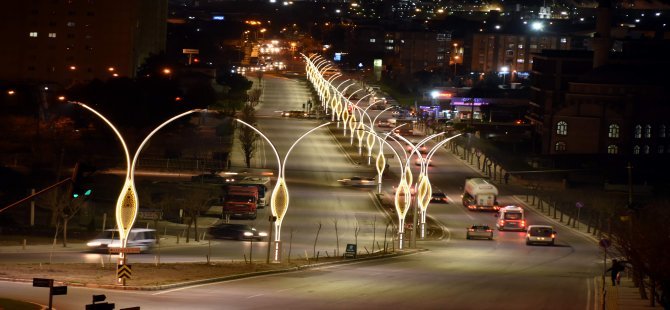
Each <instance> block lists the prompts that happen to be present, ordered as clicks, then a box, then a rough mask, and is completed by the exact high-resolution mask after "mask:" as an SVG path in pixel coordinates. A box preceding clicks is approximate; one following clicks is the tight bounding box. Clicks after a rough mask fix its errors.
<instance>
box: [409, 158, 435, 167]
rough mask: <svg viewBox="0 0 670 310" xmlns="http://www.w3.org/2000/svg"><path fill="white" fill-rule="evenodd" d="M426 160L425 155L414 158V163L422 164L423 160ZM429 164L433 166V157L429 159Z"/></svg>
mask: <svg viewBox="0 0 670 310" xmlns="http://www.w3.org/2000/svg"><path fill="white" fill-rule="evenodd" d="M424 160H426V158H425V157H423V158H421V159H419V158H417V159H415V160H414V165H417V166H421V162H422V161H424ZM427 164H428V166H429V167H432V166H433V159H432V158H431V159H429V160H428V162H427Z"/></svg>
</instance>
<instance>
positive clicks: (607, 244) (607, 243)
mask: <svg viewBox="0 0 670 310" xmlns="http://www.w3.org/2000/svg"><path fill="white" fill-rule="evenodd" d="M598 244H600V246H601V247H603V248H605V249H607V248H609V247H610V246H611V245H612V242H611V241H610V240H609V239H600V242H598Z"/></svg>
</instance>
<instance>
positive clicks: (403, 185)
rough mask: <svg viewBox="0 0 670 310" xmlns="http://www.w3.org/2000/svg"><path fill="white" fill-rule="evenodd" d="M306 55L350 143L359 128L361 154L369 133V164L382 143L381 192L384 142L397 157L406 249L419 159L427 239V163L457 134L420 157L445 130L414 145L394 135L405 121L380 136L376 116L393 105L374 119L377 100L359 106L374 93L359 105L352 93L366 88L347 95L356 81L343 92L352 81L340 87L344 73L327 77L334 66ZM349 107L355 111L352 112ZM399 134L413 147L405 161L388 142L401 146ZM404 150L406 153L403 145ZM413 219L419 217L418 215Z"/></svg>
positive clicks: (398, 201) (401, 237)
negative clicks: (414, 166)
mask: <svg viewBox="0 0 670 310" xmlns="http://www.w3.org/2000/svg"><path fill="white" fill-rule="evenodd" d="M303 58H305V61H306V72H307V78H308V80H309V81H310V82H311V83H312V85H313V87H314V88H315V89H316V91H317V93H318V95H319V99H320V100H321V103H322V105H323V108H324V110H325V111H328V109H330V110H331V111H334V112H335V113H333V114H332V117H331V121H337V124H338V128H339V122H340V121H342V122H343V132H344V135H345V136H346V134H347V127H348V128H349V129H350V135H351V144H353V135H354V131H357V137H358V142H359V144H358V147H359V154H361V153H362V145H363V138H364V136H365V134H366V133H367V139H366V148H367V150H368V165H369V164H370V161H371V158H372V150H373V148H374V144H375V140H377V141H378V142H377V143H379V153H378V154H377V160H376V168H377V183H378V192H379V193H381V180H382V175H383V173H384V169H385V168H386V159H385V157H384V154H383V153H384V152H383V151H384V145H387V146H388V147H389V148H390V149H391V150H392V151H393V152H394V153H395V155H396V156H397V158H398V163H399V170H400V181H399V184H398V187H397V189H396V192H395V197H394V204H395V209H396V214H397V215H398V239H399V246H398V247H399V248H400V249H402V248H403V240H404V228H405V218H406V215H407V213H408V211H409V209H410V207H411V204H412V201H413V200H412V196H411V195H412V193H411V190H410V184H412V182H413V179H412V171H411V166H410V162H411V158H412V156H413V155H416V156H417V159H418V160H419V161H420V166H421V168H420V172H419V177H418V180H417V183H416V184H415V186H414V187H415V188H416V194H417V195H416V204H417V206H418V207H419V209H420V215H421V238H424V237H425V223H426V211H427V209H428V205H429V203H430V200H431V197H432V186H431V184H430V179H429V177H428V169H427V166H428V163H429V162H430V159H431V157H432V156H433V155H434V154H435V151H437V150H438V149H439V148H440V147H441V146H442V145H444V144H445V143H447V142H448V141H449V140H451V139H453V138H455V137H457V136H458V135H456V136H452V137H450V138H447V139H445V140H443V141H441V142H439V143H437V144H436V145H435V146H434V147H433V148H432V149H431V150H430V152H429V153H428V155H427V156H426V157H425V158H424V157H422V156H421V153H420V152H419V147H420V146H421V145H423V144H425V143H426V142H428V141H429V140H431V139H433V138H436V137H437V136H440V135H442V134H444V132H442V133H437V134H434V135H431V136H428V137H426V138H424V139H423V140H421V141H420V142H418V143H417V144H416V145H414V144H412V143H411V142H410V141H409V140H407V139H406V138H404V137H402V136H401V135H399V134H395V135H394V136H395V137H394V136H392V135H391V134H393V133H394V132H395V130H396V129H397V128H398V127H401V126H403V125H404V124H403V125H400V126H398V127H396V128H393V129H392V130H391V131H390V132H389V133H387V134H386V135H384V136H383V137H382V136H381V135H379V134H377V133H376V132H375V130H374V125H375V124H376V120H377V117H379V116H380V115H381V114H382V113H383V112H386V111H387V110H389V109H391V108H392V107H388V108H386V109H384V110H383V111H381V112H380V113H379V114H378V115H377V116H375V118H374V120H372V119H371V118H370V115H369V114H368V113H367V110H368V109H369V108H370V107H371V106H373V105H376V104H377V102H372V101H371V102H370V104H369V105H368V106H367V107H366V108H365V109H363V108H361V107H359V106H358V104H359V103H360V101H361V100H362V99H363V98H365V97H367V96H369V95H371V94H367V95H365V96H363V97H362V98H361V99H359V100H358V101H357V102H356V104H354V103H353V102H352V101H351V97H352V96H353V94H355V93H356V92H358V91H361V90H363V89H358V90H356V91H355V92H353V93H352V94H351V95H349V96H348V97H346V98H345V95H344V94H346V90H347V89H348V88H349V87H351V86H353V85H354V84H355V82H354V83H351V84H349V85H347V86H346V87H345V88H344V89H343V90H341V91H340V90H339V89H340V87H341V86H342V85H343V84H345V83H346V82H347V81H349V80H348V79H347V80H345V81H344V82H341V83H339V84H338V85H337V86H334V84H333V82H334V81H335V80H336V79H337V78H339V77H340V76H341V75H335V76H333V77H330V78H329V79H326V78H325V77H324V75H323V72H324V71H325V70H327V68H330V67H331V65H330V64H329V63H328V61H327V60H326V59H325V58H323V57H322V56H320V55H317V54H313V55H311V56H309V57H307V56H305V55H303ZM350 109H351V111H352V113H349V111H350ZM356 112H358V115H357V114H356ZM366 117H367V119H368V120H369V121H370V125H365V124H364V123H365V122H364V121H365V118H366ZM459 135H460V134H459ZM396 137H397V138H398V139H400V140H403V141H404V142H405V143H407V145H409V146H411V152H410V154H409V155H407V153H404V159H405V160H404V164H403V162H402V161H401V160H400V156H399V155H398V153H397V152H396V150H395V148H394V147H393V146H392V145H391V144H389V143H388V142H387V141H386V140H387V139H388V138H391V139H392V140H394V141H395V142H396V143H398V144H399V145H400V146H401V147H402V144H401V143H400V142H399V141H398V140H397V139H396ZM403 152H405V151H404V148H403ZM414 218H415V219H416V216H415V217H414ZM413 237H415V234H414V235H413Z"/></svg>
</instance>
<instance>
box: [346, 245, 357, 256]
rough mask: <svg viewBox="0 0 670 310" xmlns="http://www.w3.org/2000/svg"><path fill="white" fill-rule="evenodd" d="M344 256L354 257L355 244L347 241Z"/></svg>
mask: <svg viewBox="0 0 670 310" xmlns="http://www.w3.org/2000/svg"><path fill="white" fill-rule="evenodd" d="M344 257H353V258H356V244H354V243H348V244H347V249H346V251H345V252H344Z"/></svg>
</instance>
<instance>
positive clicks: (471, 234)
mask: <svg viewBox="0 0 670 310" xmlns="http://www.w3.org/2000/svg"><path fill="white" fill-rule="evenodd" d="M465 238H466V239H468V240H469V239H475V238H477V239H489V240H493V229H491V227H489V225H481V224H479V225H471V226H470V227H467V232H466V233H465Z"/></svg>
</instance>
